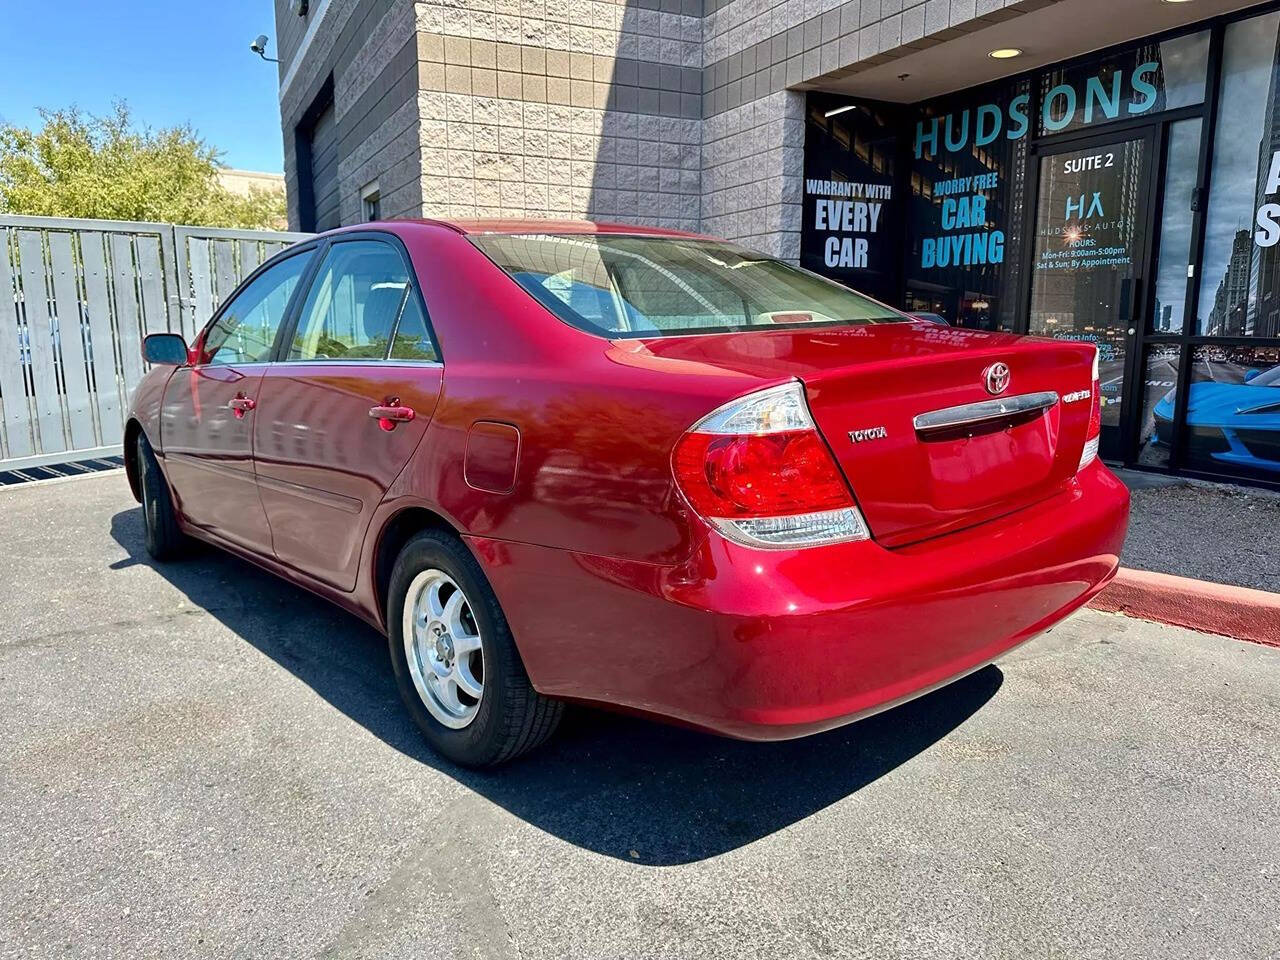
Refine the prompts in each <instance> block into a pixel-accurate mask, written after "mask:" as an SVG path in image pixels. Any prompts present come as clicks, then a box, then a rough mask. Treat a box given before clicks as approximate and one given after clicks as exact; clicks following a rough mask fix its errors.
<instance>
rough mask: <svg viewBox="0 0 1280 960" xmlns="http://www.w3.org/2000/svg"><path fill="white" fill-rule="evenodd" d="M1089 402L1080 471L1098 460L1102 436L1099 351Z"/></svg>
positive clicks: (1094, 358)
mask: <svg viewBox="0 0 1280 960" xmlns="http://www.w3.org/2000/svg"><path fill="white" fill-rule="evenodd" d="M1091 392H1092V394H1093V396H1092V398H1091V399H1090V401H1089V430H1088V432H1087V433H1086V434H1085V440H1084V452H1083V453H1081V454H1080V466H1079V468H1078V469H1079V470H1083V469H1084V468H1085V467H1087V466H1088V465H1089V464H1091V463H1093V461H1094V460H1096V459H1097V458H1098V438H1099V437H1100V436H1101V435H1102V382H1101V377H1100V376H1099V375H1098V351H1097V350H1096V349H1095V350H1094V351H1093V389H1092V391H1091Z"/></svg>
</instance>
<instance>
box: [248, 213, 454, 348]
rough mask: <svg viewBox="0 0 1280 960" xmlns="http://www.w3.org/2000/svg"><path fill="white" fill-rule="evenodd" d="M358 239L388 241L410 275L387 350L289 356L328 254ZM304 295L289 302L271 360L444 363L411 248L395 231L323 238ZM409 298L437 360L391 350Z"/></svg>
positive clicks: (303, 284)
mask: <svg viewBox="0 0 1280 960" xmlns="http://www.w3.org/2000/svg"><path fill="white" fill-rule="evenodd" d="M356 240H365V241H369V240H372V241H375V242H377V243H382V244H385V245H386V246H388V247H390V248H391V249H392V250H394V251H395V252H396V254H397V255H398V256H399V257H400V259H401V261H402V262H403V264H404V268H405V275H406V276H407V277H408V278H409V291H408V296H406V297H405V298H404V299H403V300H402V301H401V303H400V313H399V315H398V316H397V317H396V325H395V327H394V328H393V329H392V331H391V337H390V339H389V340H388V342H387V352H386V353H385V354H383V355H382V356H381V357H354V358H350V359H343V358H335V359H332V360H317V359H314V358H313V359H309V360H303V359H290V357H289V350H288V344H290V343H292V342H293V337H294V334H295V332H296V331H297V328H298V323H299V322H300V321H301V319H302V307H303V305H304V304H305V303H306V302H307V297H308V296H310V294H311V287H312V284H314V283H315V280H316V278H317V277H318V276H319V274H320V269H321V267H322V266H323V264H324V262H325V259H326V258H327V257H328V255H329V251H330V250H331V249H333V247H334V246H335V245H336V244H339V243H351V242H353V241H356ZM298 287H299V290H300V292H301V296H297V297H296V299H295V300H294V301H293V302H291V303H290V305H289V312H288V316H287V319H286V321H285V323H283V324H282V325H281V327H280V331H279V334H278V336H277V338H276V343H275V346H274V347H273V349H272V353H271V355H272V361H271V362H272V363H279V364H290V365H295V364H303V363H305V364H324V365H325V366H357V365H368V364H381V365H384V366H388V365H389V366H395V367H442V366H444V354H443V353H442V352H441V350H440V339H439V337H437V336H436V331H435V327H434V326H433V325H432V323H431V311H430V310H428V309H427V303H426V298H425V297H424V296H423V293H422V284H421V283H420V282H419V280H418V273H417V271H416V270H414V268H413V258H411V257H410V256H409V251H408V249H407V248H406V247H405V245H404V241H403V240H401V239H400V238H399V237H398V236H397V235H396V234H394V233H392V232H390V231H387V230H350V231H345V232H342V233H338V234H335V235H333V236H329V237H324V238H322V239H321V240H320V243H319V244H318V245H317V248H316V258H315V262H314V263H313V264H312V266H311V267H310V269H309V270H308V271H307V273H306V275H305V276H304V277H303V280H302V282H300V283H299V284H298ZM409 297H416V298H417V302H418V309H419V310H421V311H422V324H423V327H424V328H425V329H426V332H427V339H428V340H430V341H431V347H432V349H433V350H434V351H435V354H436V359H435V360H408V359H400V358H397V357H392V356H391V355H390V354H391V350H392V348H393V347H394V346H395V342H396V334H397V333H399V331H400V321H401V319H402V318H403V317H404V311H405V308H406V307H407V306H408V305H409Z"/></svg>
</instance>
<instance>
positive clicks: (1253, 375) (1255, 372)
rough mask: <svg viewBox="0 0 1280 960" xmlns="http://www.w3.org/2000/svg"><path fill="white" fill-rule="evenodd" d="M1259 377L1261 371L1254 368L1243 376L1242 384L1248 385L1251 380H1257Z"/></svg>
mask: <svg viewBox="0 0 1280 960" xmlns="http://www.w3.org/2000/svg"><path fill="white" fill-rule="evenodd" d="M1260 376H1262V371H1261V370H1259V369H1257V368H1256V367H1255V368H1254V369H1252V370H1250V371H1249V372H1248V373H1246V374H1245V375H1244V382H1245V383H1249V382H1250V381H1252V380H1257V379H1258V378H1259V377H1260Z"/></svg>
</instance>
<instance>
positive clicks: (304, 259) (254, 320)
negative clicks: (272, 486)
mask: <svg viewBox="0 0 1280 960" xmlns="http://www.w3.org/2000/svg"><path fill="white" fill-rule="evenodd" d="M313 254H314V249H312V250H304V251H300V252H298V253H296V254H293V255H291V256H289V257H286V258H285V259H283V260H279V261H277V262H275V263H273V264H271V265H269V266H267V267H265V268H264V269H263V270H261V271H260V272H259V273H258V274H257V276H255V277H253V278H252V279H251V280H250V281H249V282H248V283H247V284H246V285H245V286H243V287H242V288H241V289H240V290H238V291H237V292H236V293H235V294H234V295H233V296H232V297H231V298H230V299H229V300H228V301H227V302H226V303H225V304H224V305H223V306H222V308H221V310H220V311H219V312H218V313H217V314H216V315H215V317H214V319H213V321H212V322H211V323H210V324H209V326H208V327H207V328H206V329H205V331H204V332H203V333H202V334H201V337H200V339H199V340H198V341H197V343H196V353H197V358H198V359H197V362H196V363H195V364H193V365H191V366H185V367H179V368H178V369H177V370H176V371H174V374H173V376H172V377H170V378H169V382H168V385H167V386H166V387H165V393H164V404H163V407H162V409H161V428H160V429H161V432H160V436H161V446H162V448H163V452H164V457H165V468H166V473H167V475H168V477H169V481H170V483H171V485H172V486H173V489H174V494H175V496H176V497H177V500H178V507H179V509H180V511H181V512H182V514H183V516H184V517H186V518H187V520H188V521H190V522H191V523H193V524H195V525H196V526H199V527H202V528H204V529H205V530H208V531H209V532H211V533H214V534H216V535H217V536H219V537H222V538H224V539H226V540H229V541H231V542H233V543H236V544H238V545H240V546H243V547H249V548H251V549H253V550H255V551H257V552H261V553H264V554H267V555H270V553H271V533H270V531H269V530H268V528H267V517H266V514H265V513H264V512H263V509H262V504H261V502H260V501H259V499H258V491H257V487H256V486H255V483H254V476H253V459H252V455H253V449H252V448H253V424H254V419H255V417H256V416H257V413H256V408H257V403H258V399H259V397H258V390H259V387H260V385H261V381H262V374H263V371H264V370H265V369H266V368H267V363H268V361H269V360H270V358H271V354H272V351H273V349H274V346H275V342H276V338H277V335H278V334H279V332H280V330H281V327H282V326H283V324H284V321H285V318H286V316H287V315H288V310H289V306H290V303H291V300H292V298H293V296H294V294H295V292H296V290H297V287H298V285H299V281H300V280H301V279H302V277H303V275H304V273H305V272H306V269H307V266H308V265H309V264H310V262H311V258H312V256H313Z"/></svg>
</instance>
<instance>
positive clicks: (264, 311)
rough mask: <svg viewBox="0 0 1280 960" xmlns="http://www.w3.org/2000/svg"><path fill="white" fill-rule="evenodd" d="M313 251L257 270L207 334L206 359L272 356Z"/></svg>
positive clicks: (231, 360) (231, 361)
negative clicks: (286, 312)
mask: <svg viewBox="0 0 1280 960" xmlns="http://www.w3.org/2000/svg"><path fill="white" fill-rule="evenodd" d="M311 257H312V253H311V251H308V252H306V253H299V254H296V255H295V256H292V257H289V258H287V259H285V260H281V261H280V262H279V263H277V264H274V265H272V266H270V267H268V268H267V269H266V270H264V271H263V272H262V273H260V274H258V276H256V277H255V278H254V279H253V280H252V281H251V282H250V283H249V285H248V286H247V287H245V288H244V289H243V290H241V291H240V292H239V293H238V294H237V295H236V296H235V298H234V299H232V301H231V302H230V303H228V304H227V305H226V307H225V308H224V309H223V311H222V313H221V314H220V315H219V316H218V319H217V320H216V321H214V323H213V325H212V326H211V327H210V328H209V331H208V332H207V333H206V334H205V336H204V343H203V350H204V356H203V359H204V362H205V363H211V364H217V365H226V364H236V363H260V362H262V361H265V360H270V359H271V348H272V347H273V346H274V344H275V341H276V333H277V332H278V331H279V330H280V324H281V323H282V322H283V320H284V315H285V311H286V310H287V309H288V308H289V299H290V297H292V296H293V291H294V289H295V288H296V287H297V286H298V281H299V280H300V279H302V274H303V273H304V272H305V271H306V269H307V264H308V263H310V262H311Z"/></svg>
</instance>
